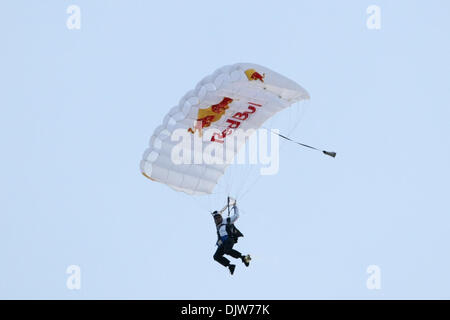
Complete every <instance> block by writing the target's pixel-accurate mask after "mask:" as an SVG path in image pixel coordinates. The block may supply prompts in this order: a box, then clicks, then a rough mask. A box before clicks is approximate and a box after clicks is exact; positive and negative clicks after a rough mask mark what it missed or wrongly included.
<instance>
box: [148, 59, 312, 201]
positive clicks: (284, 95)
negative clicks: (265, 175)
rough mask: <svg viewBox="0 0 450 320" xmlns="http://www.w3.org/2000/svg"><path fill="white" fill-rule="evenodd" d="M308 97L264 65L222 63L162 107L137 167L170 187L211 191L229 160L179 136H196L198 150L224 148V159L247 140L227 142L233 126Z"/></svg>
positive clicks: (248, 126)
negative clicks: (215, 157)
mask: <svg viewBox="0 0 450 320" xmlns="http://www.w3.org/2000/svg"><path fill="white" fill-rule="evenodd" d="M308 99H309V94H308V92H307V91H306V90H305V89H304V88H302V87H301V86H300V85H299V84H297V83H296V82H294V81H292V80H290V79H288V78H287V77H285V76H283V75H281V74H279V73H276V72H275V71H272V70H270V69H269V68H266V67H263V66H260V65H256V64H250V63H237V64H234V65H230V66H224V67H222V68H220V69H218V70H216V71H215V72H214V73H213V74H211V75H209V76H207V77H205V78H204V79H203V80H201V81H200V82H199V83H198V84H197V86H196V87H195V89H194V90H191V91H189V92H188V93H186V94H185V95H184V96H183V97H182V98H181V100H180V102H179V103H178V105H176V106H175V107H173V108H172V109H171V110H170V111H169V112H168V113H167V115H166V116H165V117H164V120H163V122H162V125H160V126H159V127H157V128H156V129H155V131H154V133H153V135H152V136H151V139H150V143H149V147H148V148H147V149H146V150H145V152H144V154H143V157H142V161H141V164H140V169H141V172H142V174H143V175H144V176H145V177H147V178H149V179H151V180H153V181H157V182H160V183H163V184H166V185H168V186H170V187H171V188H172V189H174V190H176V191H182V192H185V193H187V194H189V195H205V194H211V193H213V192H214V190H215V188H216V186H217V184H218V181H219V179H220V178H221V177H222V176H223V175H224V174H225V172H226V170H227V167H228V166H229V164H230V161H222V162H221V161H211V159H209V161H208V159H204V158H205V156H204V155H203V156H201V155H200V156H199V151H198V150H197V149H196V146H195V142H194V143H192V142H184V143H182V144H181V145H180V140H179V138H180V136H184V137H191V138H192V139H193V140H195V139H200V140H201V141H202V143H203V144H202V150H209V151H211V150H213V151H211V152H206V153H207V154H221V152H226V153H227V155H226V157H227V159H233V158H234V157H235V156H236V154H237V153H238V152H239V150H240V149H241V148H242V146H243V144H245V141H247V140H248V136H247V138H246V139H241V140H239V139H238V140H239V141H238V142H237V143H234V144H232V145H231V146H228V141H229V140H233V138H234V136H237V133H238V130H242V131H245V132H252V130H257V129H259V128H261V127H262V126H263V124H264V123H265V122H266V121H267V120H268V119H270V118H271V117H273V116H274V115H275V114H277V113H278V112H280V111H282V110H284V109H286V108H289V107H290V106H291V105H292V104H294V103H296V102H299V101H302V100H308ZM221 148H222V151H220V150H219V149H221ZM218 150H219V151H218ZM174 157H178V158H180V157H181V158H182V159H184V160H187V161H180V160H179V159H178V160H174ZM196 157H197V158H199V159H200V160H199V159H194V158H196ZM206 158H208V157H206ZM192 159H194V160H192Z"/></svg>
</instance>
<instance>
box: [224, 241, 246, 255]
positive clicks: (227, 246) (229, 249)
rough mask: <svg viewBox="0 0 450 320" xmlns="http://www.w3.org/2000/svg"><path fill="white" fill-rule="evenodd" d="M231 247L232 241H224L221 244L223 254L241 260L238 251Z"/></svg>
mask: <svg viewBox="0 0 450 320" xmlns="http://www.w3.org/2000/svg"><path fill="white" fill-rule="evenodd" d="M233 246H234V242H232V240H227V241H225V243H224V244H223V247H224V253H225V254H227V255H229V256H232V257H233V258H235V259H242V254H241V253H240V252H239V251H237V250H235V249H233Z"/></svg>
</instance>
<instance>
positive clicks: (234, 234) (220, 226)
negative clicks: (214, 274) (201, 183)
mask: <svg viewBox="0 0 450 320" xmlns="http://www.w3.org/2000/svg"><path fill="white" fill-rule="evenodd" d="M227 208H228V205H227V206H225V207H224V208H223V209H222V210H220V211H214V212H213V213H212V215H213V217H214V222H215V223H216V229H217V243H216V245H217V246H218V247H217V250H216V252H215V253H214V260H216V261H217V262H219V263H220V264H221V265H223V266H224V267H227V268H228V269H229V270H230V273H231V274H233V273H234V269H235V268H236V265H234V264H231V263H230V260H228V259H227V258H225V257H224V256H223V255H224V254H226V255H229V256H232V257H233V258H235V259H241V260H242V262H243V263H244V264H245V266H246V267H248V266H249V264H250V260H251V258H250V255H246V256H244V255H242V254H241V253H240V252H239V251H237V250H235V249H233V246H234V244H235V243H237V241H238V238H239V237H243V236H244V235H243V234H242V233H241V232H240V231H239V230H238V229H237V228H236V227H235V226H234V222H236V220H237V219H238V218H239V210H238V208H237V206H236V201H234V204H233V207H232V209H233V211H234V213H233V215H232V216H231V217H228V218H226V222H224V219H223V218H222V213H223V212H224V211H225V209H227Z"/></svg>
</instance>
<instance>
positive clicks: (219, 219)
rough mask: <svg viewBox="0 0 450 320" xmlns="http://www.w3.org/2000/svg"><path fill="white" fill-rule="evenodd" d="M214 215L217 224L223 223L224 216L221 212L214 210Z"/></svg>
mask: <svg viewBox="0 0 450 320" xmlns="http://www.w3.org/2000/svg"><path fill="white" fill-rule="evenodd" d="M212 215H213V218H214V222H215V223H216V225H218V224H221V223H222V221H223V219H222V216H221V215H220V214H219V212H217V211H214V212H213V213H212Z"/></svg>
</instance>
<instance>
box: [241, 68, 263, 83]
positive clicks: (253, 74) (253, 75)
mask: <svg viewBox="0 0 450 320" xmlns="http://www.w3.org/2000/svg"><path fill="white" fill-rule="evenodd" d="M245 75H246V76H247V79H248V80H249V81H254V80H259V81H261V82H264V77H265V76H266V74H265V73H263V74H262V75H261V74H260V73H259V72H257V71H256V70H255V69H247V70H245Z"/></svg>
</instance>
